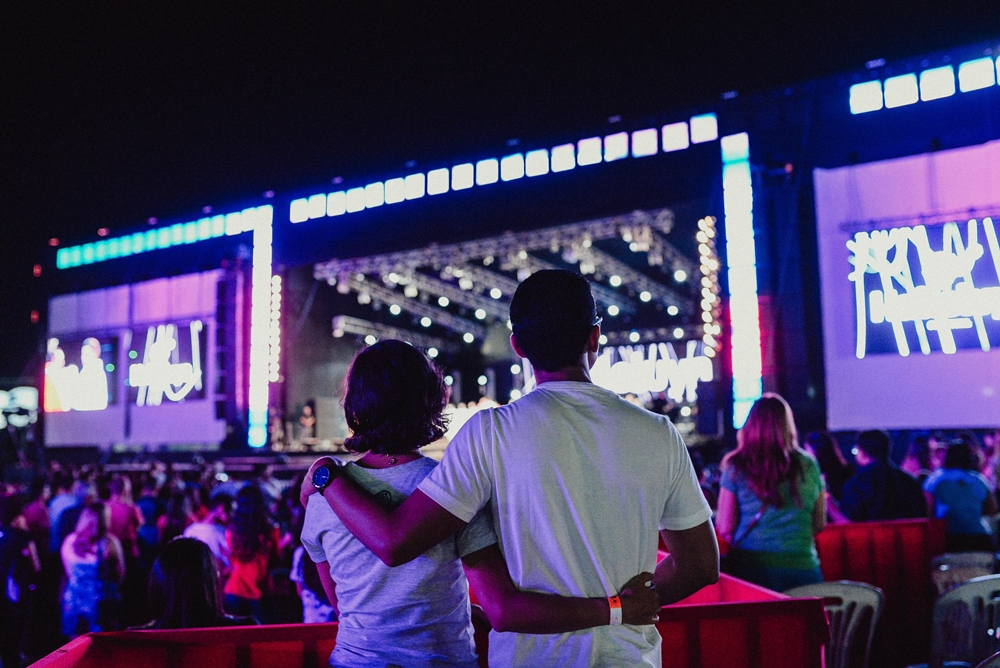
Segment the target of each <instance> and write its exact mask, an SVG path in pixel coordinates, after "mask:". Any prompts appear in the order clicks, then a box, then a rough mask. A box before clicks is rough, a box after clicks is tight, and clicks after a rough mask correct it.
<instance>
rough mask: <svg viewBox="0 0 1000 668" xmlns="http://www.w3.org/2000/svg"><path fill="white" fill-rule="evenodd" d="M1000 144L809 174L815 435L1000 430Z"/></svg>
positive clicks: (993, 143) (817, 171) (818, 170)
mask: <svg viewBox="0 0 1000 668" xmlns="http://www.w3.org/2000/svg"><path fill="white" fill-rule="evenodd" d="M997 164H1000V142H992V143H989V144H984V145H981V146H974V147H970V148H963V149H956V150H951V151H942V152H938V153H934V154H927V155H920V156H914V157H908V158H901V159H896V160H890V161H884V162H879V163H871V164H866V165H859V166H852V167H843V168H840V169H833V170H820V169H817V170H816V171H815V173H814V180H815V187H816V210H817V222H818V227H819V230H818V238H819V254H820V277H821V281H822V305H823V334H824V350H825V363H826V376H827V408H828V422H829V427H830V428H831V429H835V430H848V429H869V428H896V429H907V428H911V429H935V428H966V427H993V426H996V425H997V424H998V423H1000V243H998V233H1000V170H996V169H995V165H997Z"/></svg>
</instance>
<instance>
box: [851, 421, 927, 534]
mask: <svg viewBox="0 0 1000 668" xmlns="http://www.w3.org/2000/svg"><path fill="white" fill-rule="evenodd" d="M890 443H891V441H890V440H889V434H887V433H885V432H884V431H878V430H875V429H872V430H869V431H863V432H861V433H860V434H858V444H857V448H856V453H855V455H854V460H855V462H857V464H858V467H859V468H858V471H857V473H855V474H854V475H853V476H851V478H850V479H848V481H847V482H846V483H844V493H843V495H842V497H841V500H840V510H841V512H843V513H844V515H846V516H847V519H849V520H851V521H852V522H878V521H882V520H902V519H915V518H918V517H927V503H926V501H925V500H924V495H923V494H922V493H921V491H920V483H919V482H918V481H917V479H916V478H914V477H913V476H911V475H910V474H909V473H907V472H906V471H904V470H902V469H901V468H899V467H898V466H896V464H894V463H893V462H892V460H891V459H889V445H890Z"/></svg>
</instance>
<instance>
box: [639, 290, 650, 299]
mask: <svg viewBox="0 0 1000 668" xmlns="http://www.w3.org/2000/svg"><path fill="white" fill-rule="evenodd" d="M652 298H653V295H651V294H649V291H648V290H643V291H642V292H640V293H639V300H640V301H644V302H648V301H649V300H650V299H652Z"/></svg>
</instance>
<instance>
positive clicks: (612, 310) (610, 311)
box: [608, 304, 619, 317]
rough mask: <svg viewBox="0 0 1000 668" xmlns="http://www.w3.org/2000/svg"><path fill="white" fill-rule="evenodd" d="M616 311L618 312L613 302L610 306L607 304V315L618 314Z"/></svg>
mask: <svg viewBox="0 0 1000 668" xmlns="http://www.w3.org/2000/svg"><path fill="white" fill-rule="evenodd" d="M618 313H619V310H618V307H617V306H615V305H614V304H611V305H610V306H608V315H610V316H612V317H614V316H616V315H618Z"/></svg>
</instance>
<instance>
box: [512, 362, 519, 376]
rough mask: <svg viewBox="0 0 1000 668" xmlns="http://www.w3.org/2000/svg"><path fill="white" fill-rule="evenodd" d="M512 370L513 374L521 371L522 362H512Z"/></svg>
mask: <svg viewBox="0 0 1000 668" xmlns="http://www.w3.org/2000/svg"><path fill="white" fill-rule="evenodd" d="M510 372H511V373H512V374H514V375H515V376H516V375H517V374H519V373H521V365H520V364H511V365H510Z"/></svg>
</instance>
